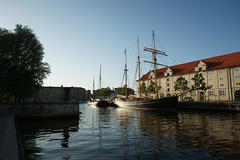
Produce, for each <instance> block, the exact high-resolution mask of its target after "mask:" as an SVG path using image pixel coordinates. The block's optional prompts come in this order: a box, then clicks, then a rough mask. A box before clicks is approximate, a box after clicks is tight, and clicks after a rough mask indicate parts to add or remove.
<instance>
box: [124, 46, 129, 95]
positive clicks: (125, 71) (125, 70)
mask: <svg viewBox="0 0 240 160" xmlns="http://www.w3.org/2000/svg"><path fill="white" fill-rule="evenodd" d="M124 54H125V69H124V73H125V96H126V99H127V71H128V70H127V50H126V48H125V52H124Z"/></svg>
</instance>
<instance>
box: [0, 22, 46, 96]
mask: <svg viewBox="0 0 240 160" xmlns="http://www.w3.org/2000/svg"><path fill="white" fill-rule="evenodd" d="M43 56H44V52H43V46H42V44H41V43H40V42H39V40H38V38H37V37H36V35H35V34H34V33H33V31H32V30H31V29H30V28H28V27H27V26H22V25H16V28H15V29H14V31H9V30H7V29H4V28H0V77H1V78H0V89H1V93H2V95H3V94H4V95H8V96H11V97H15V98H18V99H23V98H26V97H29V96H31V95H33V94H34V93H36V92H37V91H38V89H39V87H40V86H41V85H42V84H43V79H44V78H46V76H47V75H48V74H50V66H49V64H48V63H46V62H42V60H43Z"/></svg>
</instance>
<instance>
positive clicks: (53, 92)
mask: <svg viewBox="0 0 240 160" xmlns="http://www.w3.org/2000/svg"><path fill="white" fill-rule="evenodd" d="M35 99H36V100H37V101H40V102H79V101H86V100H87V92H86V90H85V89H84V88H81V87H63V86H62V87H42V88H40V90H39V92H38V93H37V94H36V95H35Z"/></svg>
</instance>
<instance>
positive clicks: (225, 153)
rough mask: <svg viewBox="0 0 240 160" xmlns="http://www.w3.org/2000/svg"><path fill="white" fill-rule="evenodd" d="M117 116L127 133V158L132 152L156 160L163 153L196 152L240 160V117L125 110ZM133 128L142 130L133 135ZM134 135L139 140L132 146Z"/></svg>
mask: <svg viewBox="0 0 240 160" xmlns="http://www.w3.org/2000/svg"><path fill="white" fill-rule="evenodd" d="M116 112H117V114H116V115H117V119H118V120H119V125H120V126H121V128H122V132H123V142H124V145H125V147H124V149H125V156H127V155H129V154H132V152H135V153H134V154H135V155H136V156H137V157H140V156H141V153H152V154H154V157H155V158H156V157H158V156H159V154H163V153H181V154H191V153H189V152H193V153H202V154H203V155H205V156H207V157H208V156H211V157H212V156H213V157H215V156H216V155H218V156H219V155H221V156H222V157H224V158H233V157H234V156H237V157H240V139H239V138H240V121H239V119H240V114H238V113H223V112H219V113H216V112H206V111H202V112H201V111H200V112H193V111H188V112H186V111H167V110H154V111H153V110H133V109H122V108H118V109H117V110H116ZM133 119H137V120H136V121H134V120H133ZM134 122H136V123H135V124H134ZM133 127H137V128H138V132H137V133H131V132H132V131H134V130H133V129H132V128H133ZM134 134H135V136H136V137H137V136H138V139H135V142H134V143H131V144H130V141H132V140H133V135H134ZM133 145H135V146H136V147H135V148H136V150H135V151H133V150H130V149H129V148H130V146H131V147H132V148H133ZM189 149H191V150H189ZM142 155H143V154H142ZM142 158H143V157H142Z"/></svg>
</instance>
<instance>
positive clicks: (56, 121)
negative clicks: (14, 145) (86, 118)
mask: <svg viewBox="0 0 240 160" xmlns="http://www.w3.org/2000/svg"><path fill="white" fill-rule="evenodd" d="M17 122H18V126H19V131H20V134H21V135H23V136H22V137H21V138H22V142H23V147H24V151H25V154H26V155H28V157H26V158H27V159H35V157H37V156H38V154H40V155H41V152H42V148H41V147H39V143H38V141H39V140H40V141H43V139H44V141H46V143H49V142H51V143H55V144H57V145H60V146H61V147H64V148H67V147H69V138H70V136H71V133H72V132H77V131H78V124H79V116H74V117H68V118H62V117H61V118H60V117H59V118H35V119H29V118H27V119H17ZM51 135H52V136H51ZM43 145H44V144H43Z"/></svg>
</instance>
